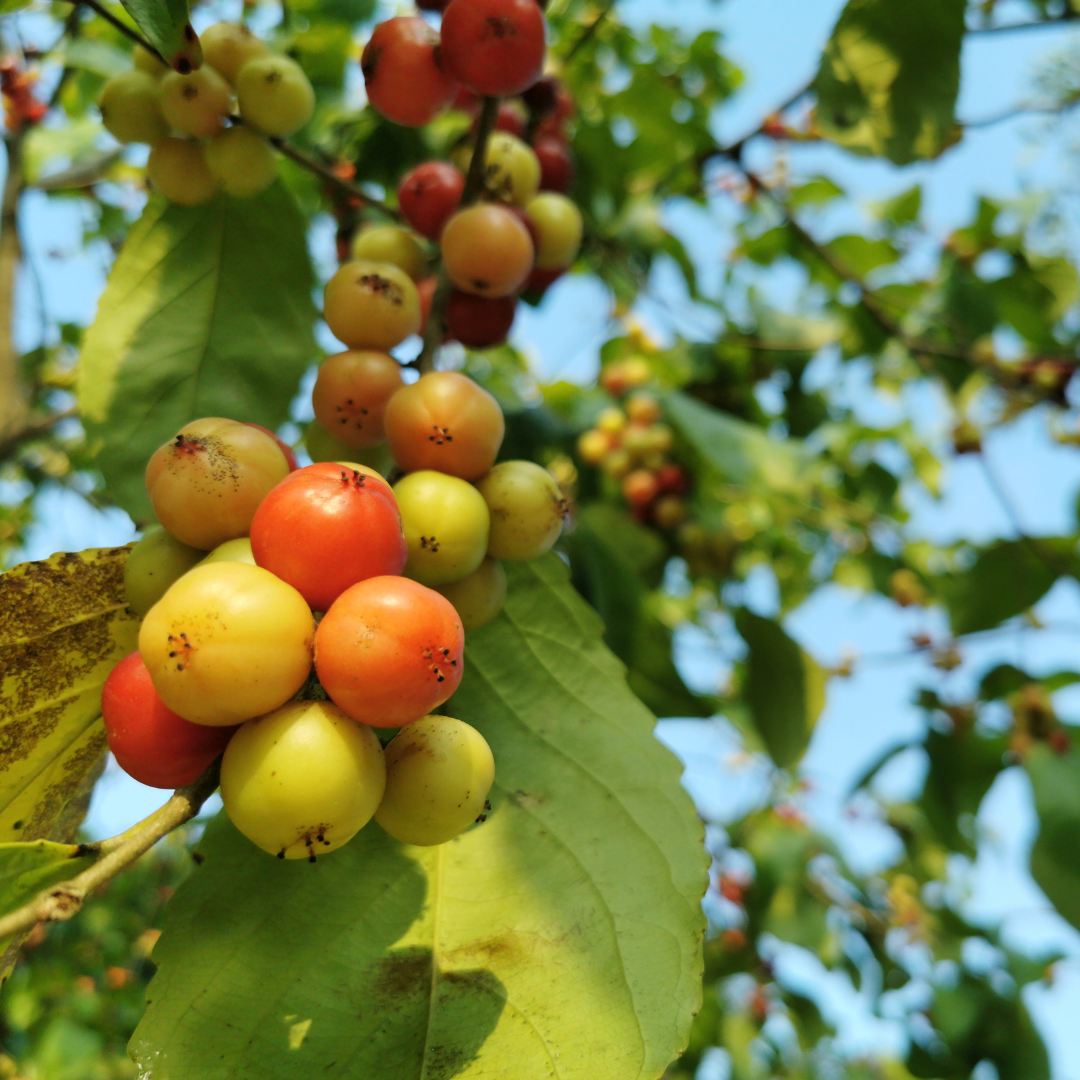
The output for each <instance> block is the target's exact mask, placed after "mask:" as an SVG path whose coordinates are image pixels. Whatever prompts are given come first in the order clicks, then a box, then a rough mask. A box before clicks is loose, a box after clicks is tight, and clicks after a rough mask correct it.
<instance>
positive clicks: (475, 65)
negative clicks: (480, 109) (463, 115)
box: [441, 0, 546, 97]
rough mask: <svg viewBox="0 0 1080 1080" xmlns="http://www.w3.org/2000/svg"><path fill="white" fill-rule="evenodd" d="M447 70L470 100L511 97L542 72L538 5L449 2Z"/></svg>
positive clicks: (498, 0) (510, 0)
mask: <svg viewBox="0 0 1080 1080" xmlns="http://www.w3.org/2000/svg"><path fill="white" fill-rule="evenodd" d="M441 35H442V48H443V59H444V61H445V63H446V67H447V69H448V70H449V71H450V72H451V74H453V75H454V76H455V77H456V78H457V79H459V80H460V81H461V83H462V85H463V86H465V87H467V88H468V89H469V90H471V91H472V92H473V93H474V94H484V95H488V96H491V97H512V96H513V95H514V94H520V93H521V92H522V91H523V90H527V89H528V88H529V87H530V86H532V84H533V83H534V82H536V80H537V79H539V78H540V74H541V72H542V71H543V67H544V53H545V49H546V46H545V43H544V15H543V12H542V11H541V9H540V5H539V4H538V3H537V2H536V0H452V2H451V4H450V6H449V7H448V8H447V9H446V11H445V12H444V13H443V18H442V28H441Z"/></svg>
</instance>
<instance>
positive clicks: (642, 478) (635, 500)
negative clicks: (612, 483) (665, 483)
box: [622, 469, 660, 510]
mask: <svg viewBox="0 0 1080 1080" xmlns="http://www.w3.org/2000/svg"><path fill="white" fill-rule="evenodd" d="M622 490H623V495H625V496H626V501H627V502H628V503H629V504H630V505H631V506H632V507H633V508H634V509H635V510H640V509H643V508H644V507H646V506H648V505H649V503H651V502H652V501H653V499H655V498H656V496H657V495H659V494H660V482H659V480H657V478H656V473H654V472H652V471H651V470H650V469H635V470H634V471H633V472H631V473H628V474H627V475H626V476H625V477H624V478H623V482H622Z"/></svg>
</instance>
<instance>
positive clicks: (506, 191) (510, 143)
mask: <svg viewBox="0 0 1080 1080" xmlns="http://www.w3.org/2000/svg"><path fill="white" fill-rule="evenodd" d="M471 160H472V149H471V148H470V147H468V146H464V147H462V148H461V150H460V151H458V152H457V153H456V155H455V158H454V164H456V165H457V166H458V168H460V169H461V170H462V172H465V173H467V172H468V171H469V163H470V162H471ZM484 186H485V188H486V189H487V190H488V191H490V192H492V193H493V194H494V195H496V196H497V197H498V198H500V199H504V200H505V201H506V202H511V203H515V204H516V205H517V206H525V205H526V204H527V203H528V202H529V201H530V200H531V199H533V198H535V196H536V193H537V192H538V191H539V190H540V159H539V158H538V157H537V156H536V154H535V153H534V152H533V149H532V147H530V146H528V145H527V144H526V143H524V142H523V141H522V140H521V139H519V138H517V137H516V136H514V135H511V134H510V133H509V132H506V131H493V132H492V133H491V137H490V138H489V139H488V144H487V150H486V152H485V153H484Z"/></svg>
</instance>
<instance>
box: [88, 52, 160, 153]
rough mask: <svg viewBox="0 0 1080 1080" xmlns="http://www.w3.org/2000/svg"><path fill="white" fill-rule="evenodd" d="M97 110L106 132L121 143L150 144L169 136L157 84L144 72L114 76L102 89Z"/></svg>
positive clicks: (129, 72)
mask: <svg viewBox="0 0 1080 1080" xmlns="http://www.w3.org/2000/svg"><path fill="white" fill-rule="evenodd" d="M147 55H149V53H148V54H147ZM98 108H99V109H100V110H101V122H102V123H103V124H104V125H105V130H106V131H107V132H108V133H109V134H110V135H112V137H113V138H114V139H118V140H119V141H120V142H124V143H152V142H154V140H155V139H162V138H164V137H165V136H166V135H168V134H169V125H168V124H167V123H166V122H165V117H164V116H163V115H162V112H161V94H160V92H159V89H158V81H157V79H155V78H154V76H153V75H148V74H147V73H146V72H145V71H124V72H122V73H121V74H119V75H114V76H113V77H112V78H111V79H109V81H108V82H106V83H105V85H104V86H103V87H102V88H101V96H100V97H99V98H98Z"/></svg>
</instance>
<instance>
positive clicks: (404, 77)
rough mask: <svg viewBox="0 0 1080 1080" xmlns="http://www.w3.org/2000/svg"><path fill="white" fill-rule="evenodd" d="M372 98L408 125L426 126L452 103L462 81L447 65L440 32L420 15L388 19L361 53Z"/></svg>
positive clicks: (376, 106)
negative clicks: (457, 78)
mask: <svg viewBox="0 0 1080 1080" xmlns="http://www.w3.org/2000/svg"><path fill="white" fill-rule="evenodd" d="M360 70H361V71H362V72H363V75H364V84H365V86H366V87H367V95H368V100H369V101H370V102H371V106H372V108H373V109H375V111H376V112H378V113H381V114H382V115H383V116H385V117H386V118H387V119H388V120H393V121H394V123H396V124H404V125H405V126H406V127H422V126H423V125H424V124H427V123H429V122H430V121H432V120H434V119H435V117H436V116H438V115H439V113H441V112H443V111H444V110H445V109H448V108H449V107H450V105H451V104H453V101H454V98H455V97H456V96H457V92H458V84H457V80H456V79H454V78H453V77H452V76H451V75H450V74H448V73H447V71H446V70H445V68H444V65H443V62H442V50H441V49H440V46H439V35H438V33H437V32H436V31H435V29H434V28H433V27H431V26H430V25H429V24H428V23H426V22H425V21H424V20H423V19H421V18H419V17H418V16H410V15H400V16H398V17H397V18H393V19H386V20H385V21H384V22H381V23H379V25H378V26H376V27H375V31H374V33H372V35H371V39H370V40H369V41H368V43H367V45H365V46H364V52H363V54H362V55H361V57H360Z"/></svg>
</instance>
